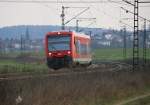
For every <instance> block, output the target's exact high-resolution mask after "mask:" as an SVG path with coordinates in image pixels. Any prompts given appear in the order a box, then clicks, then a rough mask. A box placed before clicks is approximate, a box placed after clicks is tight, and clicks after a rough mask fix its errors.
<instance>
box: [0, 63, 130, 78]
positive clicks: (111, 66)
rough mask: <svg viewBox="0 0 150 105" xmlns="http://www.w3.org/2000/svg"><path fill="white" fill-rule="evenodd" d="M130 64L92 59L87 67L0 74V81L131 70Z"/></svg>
mask: <svg viewBox="0 0 150 105" xmlns="http://www.w3.org/2000/svg"><path fill="white" fill-rule="evenodd" d="M131 68H132V66H131V65H129V64H126V63H121V62H111V61H109V62H108V61H94V63H93V64H92V65H90V66H88V67H76V68H69V69H68V68H63V69H60V70H58V71H53V70H49V73H42V74H38V73H31V72H26V73H9V74H0V81H4V80H21V79H31V78H36V77H56V76H66V75H78V74H88V73H94V72H117V71H120V70H127V69H128V70H131Z"/></svg>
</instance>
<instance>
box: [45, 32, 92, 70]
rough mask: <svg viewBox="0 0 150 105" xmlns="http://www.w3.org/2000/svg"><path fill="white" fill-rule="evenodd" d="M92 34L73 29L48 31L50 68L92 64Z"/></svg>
mask: <svg viewBox="0 0 150 105" xmlns="http://www.w3.org/2000/svg"><path fill="white" fill-rule="evenodd" d="M90 44H91V39H90V36H88V35H85V34H79V33H76V32H73V31H58V32H48V33H47V35H46V37H45V52H46V58H47V65H48V67H49V68H53V69H59V68H62V67H64V66H72V65H77V64H91V61H92V59H91V46H90Z"/></svg>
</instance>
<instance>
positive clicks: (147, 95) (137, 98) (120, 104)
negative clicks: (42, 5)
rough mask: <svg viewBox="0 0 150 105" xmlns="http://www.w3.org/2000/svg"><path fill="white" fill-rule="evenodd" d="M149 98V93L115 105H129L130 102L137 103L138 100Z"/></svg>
mask: <svg viewBox="0 0 150 105" xmlns="http://www.w3.org/2000/svg"><path fill="white" fill-rule="evenodd" d="M149 96H150V93H148V94H145V95H140V96H137V97H134V98H131V99H128V100H125V101H122V102H120V103H118V104H115V105H126V104H128V103H131V102H134V101H137V100H140V99H143V98H146V97H149Z"/></svg>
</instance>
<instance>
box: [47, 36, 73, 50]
mask: <svg viewBox="0 0 150 105" xmlns="http://www.w3.org/2000/svg"><path fill="white" fill-rule="evenodd" d="M48 50H49V51H62V50H70V36H69V35H67V36H61V35H59V36H49V37H48Z"/></svg>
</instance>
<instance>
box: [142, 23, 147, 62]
mask: <svg viewBox="0 0 150 105" xmlns="http://www.w3.org/2000/svg"><path fill="white" fill-rule="evenodd" d="M146 34H147V33H146V20H144V36H143V65H145V64H146V47H147V46H146V37H147V35H146Z"/></svg>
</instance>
